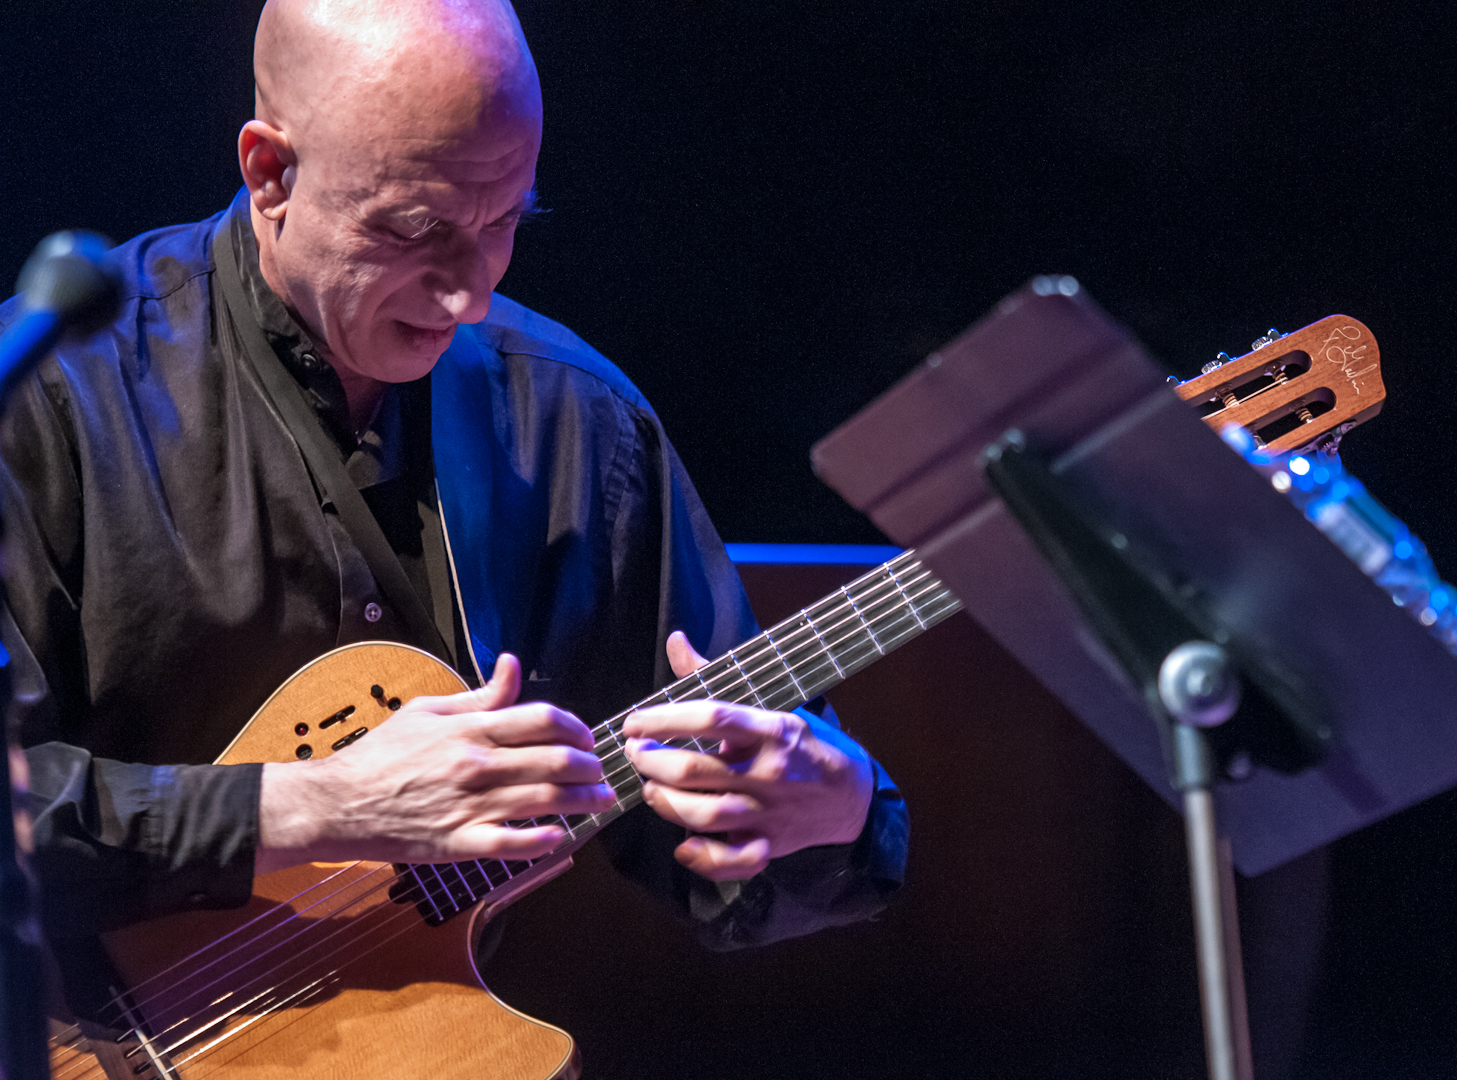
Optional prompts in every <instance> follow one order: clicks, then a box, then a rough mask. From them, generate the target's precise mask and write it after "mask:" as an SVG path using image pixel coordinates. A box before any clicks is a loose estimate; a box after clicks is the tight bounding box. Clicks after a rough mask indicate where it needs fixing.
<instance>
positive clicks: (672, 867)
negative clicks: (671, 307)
mask: <svg viewBox="0 0 1457 1080" xmlns="http://www.w3.org/2000/svg"><path fill="white" fill-rule="evenodd" d="M638 429H639V445H638V452H637V454H636V455H635V457H634V459H633V464H632V475H631V476H630V477H629V479H628V482H627V484H626V485H625V489H624V491H625V493H624V496H623V503H622V505H621V507H620V509H619V511H618V521H617V527H616V529H615V530H614V533H615V538H614V551H613V563H614V566H617V567H619V568H622V573H621V575H620V576H621V579H622V580H620V581H619V587H621V586H622V585H623V583H624V582H626V583H627V585H628V587H629V588H630V589H632V591H633V594H634V596H635V597H637V598H640V597H641V596H642V595H644V593H646V594H647V595H656V596H657V598H658V603H657V607H656V612H655V613H654V614H655V617H656V625H655V626H654V627H653V628H652V633H651V637H652V648H653V649H654V653H653V655H654V657H655V672H654V677H655V686H659V687H660V686H663V685H666V684H667V683H668V682H669V681H671V680H672V679H673V675H672V671H671V669H670V668H669V667H668V662H667V653H666V648H667V638H668V635H669V634H670V633H672V632H673V631H674V630H682V631H684V633H686V634H687V636H688V639H689V640H690V641H691V642H692V643H693V645H694V647H695V648H697V649H698V651H699V652H700V653H702V654H703V655H705V656H710V657H712V656H718V655H720V654H722V653H724V652H726V651H727V650H728V649H730V648H732V647H733V646H735V645H737V644H739V643H740V642H742V641H744V640H745V639H747V638H750V637H753V636H754V635H755V634H757V633H758V626H757V624H756V623H755V620H754V617H753V613H752V611H751V610H750V608H749V603H748V599H747V597H746V596H745V594H744V590H743V585H742V583H741V582H740V581H739V577H738V572H737V571H736V570H735V569H734V567H733V564H732V562H731V561H730V560H729V558H728V555H727V553H726V552H725V551H724V548H723V544H722V542H721V541H720V540H719V537H718V534H717V532H716V531H715V529H714V527H713V525H712V523H711V522H710V521H709V518H708V514H707V511H706V510H705V509H704V508H703V505H702V503H701V501H700V500H699V498H698V495H697V493H696V492H695V491H694V489H693V485H692V483H691V482H690V481H689V479H688V476H687V473H686V472H685V471H684V469H683V466H682V464H681V462H680V461H679V460H678V457H677V454H676V453H675V452H674V450H673V448H672V446H671V445H670V444H669V442H668V439H667V436H666V435H664V434H663V432H662V429H661V427H660V426H659V425H658V423H657V420H656V417H653V416H651V414H646V415H644V416H642V417H640V418H639V422H638ZM651 586H656V588H652V587H651ZM639 602H640V600H639ZM644 614H646V613H644ZM646 637H648V634H647V633H646V632H639V633H636V634H632V633H624V634H622V635H621V636H620V640H627V639H631V638H636V639H638V640H639V641H641V640H642V639H643V638H646ZM644 644H645V642H644ZM797 711H798V712H800V714H801V715H802V716H804V717H805V719H806V720H808V721H809V723H810V725H811V727H812V728H813V729H814V731H815V734H816V735H817V736H818V737H819V738H822V739H824V740H826V741H828V742H833V743H835V744H837V745H840V746H842V747H843V748H845V749H847V750H849V751H851V752H852V753H856V754H863V753H864V751H863V750H862V749H860V748H859V746H858V745H856V744H855V743H854V742H853V740H851V739H850V737H849V736H848V735H846V734H845V733H844V732H843V731H842V730H841V729H840V726H839V721H838V720H837V719H836V717H835V714H834V710H833V709H831V708H830V707H829V705H828V704H827V703H826V702H825V701H824V700H823V699H822V698H819V699H816V700H815V701H814V702H811V703H809V705H808V706H806V707H803V708H801V709H799V710H797ZM871 765H872V769H873V771H874V775H875V788H874V794H873V796H872V798H871V804H870V810H869V813H868V814H867V816H866V821H865V826H864V828H863V829H862V830H861V833H860V836H859V837H858V838H857V839H856V840H855V841H854V842H853V843H849V844H837V845H826V846H823V847H813V848H805V849H803V850H801V851H797V852H794V853H792V854H790V855H786V856H783V857H781V858H777V859H773V860H771V861H770V863H769V866H768V867H767V868H766V869H765V870H764V871H763V872H762V873H760V874H758V875H756V876H755V877H754V878H752V879H750V880H748V881H745V882H735V883H727V884H725V883H715V882H712V881H709V880H707V879H706V878H702V877H700V876H698V875H697V874H694V873H692V872H691V871H690V870H688V869H687V868H685V867H684V866H682V864H680V863H679V862H678V861H677V860H676V859H675V858H674V857H673V849H674V848H675V847H677V845H678V844H680V843H682V841H683V839H684V838H685V836H686V835H687V834H686V831H685V830H684V829H682V828H681V827H679V826H677V825H674V824H672V823H671V822H668V821H665V820H664V819H663V818H660V817H659V816H658V815H656V814H655V813H653V812H652V810H651V809H650V808H649V807H647V806H639V807H636V808H634V809H633V810H632V811H630V812H629V813H628V814H626V815H624V816H623V818H622V819H620V820H619V821H618V822H616V823H614V824H613V825H612V826H611V827H610V828H608V829H606V830H604V832H603V835H602V842H603V844H604V846H605V847H606V849H607V853H608V856H609V858H610V859H611V860H612V862H613V864H614V865H615V866H616V867H617V869H618V870H619V871H621V872H622V873H624V874H626V875H627V876H628V877H630V878H632V879H634V880H636V881H637V882H639V883H640V884H641V885H643V886H644V887H646V888H647V889H648V890H649V891H650V892H652V893H653V894H655V895H657V896H658V897H659V898H660V899H662V900H664V901H666V902H667V903H668V904H669V905H670V906H671V907H672V908H673V909H674V910H675V911H676V912H677V913H678V915H679V916H680V917H681V918H683V919H685V920H686V921H687V922H688V923H689V924H690V925H691V926H692V928H693V929H694V931H695V933H696V935H697V936H698V938H699V939H700V940H701V941H702V942H703V943H704V944H705V945H706V946H707V947H709V948H712V949H719V950H725V949H734V948H742V947H746V946H753V945H764V944H768V943H769V942H773V941H778V940H780V939H783V938H788V937H795V936H798V935H802V934H807V933H811V932H813V931H815V930H818V929H821V928H823V927H827V926H838V925H842V924H845V923H851V922H856V921H859V920H862V919H867V918H869V917H871V916H872V915H874V914H876V913H877V912H878V911H880V910H881V909H882V908H884V906H885V904H886V902H887V901H888V899H889V897H890V896H891V894H892V893H894V892H895V891H896V889H898V888H899V887H900V885H901V883H902V881H903V880H904V877H905V864H906V855H907V850H908V848H907V844H908V837H909V819H908V816H907V812H906V805H905V801H904V800H903V799H902V798H901V796H900V793H899V792H898V791H897V790H896V787H895V785H894V783H893V782H892V781H891V779H890V777H889V776H887V775H886V772H885V770H884V769H883V768H881V766H880V765H879V764H878V763H876V762H874V761H873V760H872V762H871Z"/></svg>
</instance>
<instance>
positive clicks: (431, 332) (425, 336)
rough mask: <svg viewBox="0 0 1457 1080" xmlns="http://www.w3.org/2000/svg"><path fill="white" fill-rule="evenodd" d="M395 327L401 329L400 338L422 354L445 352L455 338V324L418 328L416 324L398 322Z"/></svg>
mask: <svg viewBox="0 0 1457 1080" xmlns="http://www.w3.org/2000/svg"><path fill="white" fill-rule="evenodd" d="M395 325H396V326H398V327H399V328H400V336H401V337H403V338H404V339H405V341H406V342H408V343H409V345H410V347H411V348H415V349H419V350H421V351H422V352H423V351H425V350H427V349H429V350H433V351H434V352H435V353H436V354H437V355H439V354H440V353H442V352H444V351H445V348H446V346H448V345H449V344H450V339H451V338H453V337H454V336H455V324H454V323H451V324H450V325H449V326H441V327H435V326H416V325H415V324H414V323H407V322H401V321H399V320H396V322H395Z"/></svg>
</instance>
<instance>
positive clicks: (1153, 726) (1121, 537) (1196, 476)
mask: <svg viewBox="0 0 1457 1080" xmlns="http://www.w3.org/2000/svg"><path fill="white" fill-rule="evenodd" d="M813 459H814V464H815V468H816V470H817V471H818V472H819V474H820V476H821V477H822V478H824V479H825V480H826V482H828V483H829V484H830V486H832V487H834V488H835V489H836V490H837V491H839V492H840V494H841V495H843V496H844V497H845V498H846V499H847V500H848V501H849V502H850V503H851V504H852V505H854V506H855V507H856V508H858V509H860V510H863V511H865V512H866V513H868V514H869V515H870V517H871V518H872V520H874V521H875V523H876V524H877V525H878V526H879V527H880V528H881V529H882V530H883V531H885V532H886V533H887V535H889V536H890V537H891V538H893V539H894V540H896V541H897V542H898V543H901V544H904V545H906V546H914V547H916V548H917V549H918V551H919V554H920V556H921V558H922V559H923V560H924V561H925V562H926V563H927V564H928V565H929V566H930V567H931V568H932V569H933V570H934V571H935V572H936V573H937V574H939V575H940V576H941V577H942V579H943V580H944V581H945V582H946V583H947V585H948V586H950V587H951V589H952V590H953V592H955V594H956V595H957V596H958V597H959V598H960V599H961V600H962V602H963V603H964V604H965V606H966V609H967V611H968V612H969V613H970V614H971V615H972V616H973V617H974V618H976V619H977V620H978V621H979V622H981V623H982V624H983V625H984V626H985V627H986V628H987V629H988V630H989V631H990V632H991V633H992V634H993V635H994V636H995V637H996V638H997V639H998V640H999V641H1001V643H1002V644H1003V645H1004V646H1006V647H1007V649H1008V650H1009V651H1010V652H1012V653H1013V655H1015V656H1016V657H1017V658H1018V659H1019V660H1020V661H1021V662H1022V663H1023V664H1024V665H1025V666H1026V667H1027V668H1028V669H1029V670H1030V671H1032V672H1033V674H1035V675H1036V676H1037V677H1038V678H1039V679H1041V680H1042V682H1043V683H1044V684H1046V685H1047V686H1048V688H1049V689H1051V690H1052V691H1053V692H1054V693H1056V694H1057V695H1058V696H1059V697H1060V698H1061V699H1062V700H1063V702H1064V703H1065V704H1066V705H1067V706H1068V707H1069V708H1070V709H1071V710H1072V711H1073V712H1074V713H1075V714H1076V715H1077V716H1079V717H1080V718H1081V719H1082V720H1083V721H1084V722H1085V723H1086V724H1088V726H1089V727H1091V728H1092V729H1093V731H1094V732H1095V733H1096V734H1097V735H1098V736H1099V737H1100V738H1101V739H1102V740H1103V741H1104V742H1105V743H1107V744H1108V745H1109V746H1110V747H1111V748H1112V749H1113V750H1114V752H1116V753H1117V754H1118V755H1119V756H1120V757H1121V758H1122V759H1123V760H1124V761H1125V762H1127V763H1128V764H1129V765H1130V766H1131V767H1132V768H1133V769H1134V770H1135V771H1136V772H1137V773H1138V774H1139V775H1140V776H1141V777H1142V778H1143V779H1144V780H1145V781H1146V782H1147V783H1148V784H1149V785H1150V786H1151V787H1153V788H1154V790H1155V791H1157V792H1158V793H1159V794H1160V795H1162V796H1163V797H1164V798H1165V799H1166V800H1168V801H1169V802H1170V803H1174V804H1175V805H1178V802H1179V801H1180V799H1181V798H1182V801H1183V802H1184V804H1185V809H1186V825H1187V827H1188V830H1189V839H1190V860H1191V884H1192V886H1193V891H1194V902H1195V916H1196V928H1197V930H1198V933H1197V944H1198V946H1199V958H1200V983H1201V997H1202V999H1203V1002H1204V1017H1205V1032H1206V1048H1207V1050H1208V1056H1209V1063H1210V1072H1211V1075H1212V1076H1215V1077H1218V1078H1219V1080H1224V1078H1226V1077H1230V1078H1232V1077H1234V1076H1235V1075H1236V1062H1235V1056H1234V1046H1233V1043H1234V1040H1233V1038H1232V1033H1231V1029H1232V1026H1233V1025H1236V1024H1238V1023H1239V1021H1240V1020H1242V1018H1243V1017H1242V1002H1241V1001H1239V1000H1236V1001H1235V1002H1234V1006H1233V1008H1232V1007H1231V1001H1230V979H1231V978H1232V977H1237V974H1238V964H1237V960H1238V952H1237V948H1238V943H1237V942H1234V943H1233V946H1234V948H1233V950H1232V955H1233V959H1234V961H1235V963H1234V964H1233V965H1232V966H1231V967H1230V968H1229V969H1226V968H1225V967H1224V959H1225V955H1226V954H1225V950H1224V948H1221V943H1222V942H1223V944H1224V945H1225V946H1226V947H1227V946H1228V944H1229V942H1228V939H1227V938H1225V937H1224V931H1223V929H1222V927H1221V925H1220V919H1221V907H1220V897H1219V880H1218V875H1217V872H1216V869H1215V863H1214V858H1215V856H1214V850H1213V846H1212V841H1213V825H1214V815H1215V814H1216V813H1217V817H1218V822H1219V826H1220V831H1221V833H1222V834H1223V835H1224V836H1225V837H1227V838H1228V841H1229V844H1230V845H1231V850H1232V855H1233V861H1234V864H1235V865H1236V866H1237V867H1238V868H1239V869H1240V870H1241V871H1242V872H1243V873H1245V874H1258V873H1260V872H1262V871H1265V870H1269V869H1271V868H1273V867H1275V866H1279V865H1280V864H1282V863H1284V862H1286V861H1288V860H1290V859H1293V858H1295V857H1296V856H1298V855H1301V854H1304V853H1305V852H1307V851H1310V850H1312V849H1313V848H1316V847H1318V846H1320V845H1322V844H1325V843H1327V842H1329V841H1331V840H1333V839H1335V838H1337V837H1339V836H1342V835H1344V834H1346V833H1349V832H1352V831H1354V830H1355V829H1358V828H1361V827H1362V826H1364V825H1367V824H1369V823H1371V822H1373V821H1376V820H1378V819H1380V818H1382V817H1385V816H1387V815H1389V814H1392V813H1394V812H1396V811H1397V810H1400V809H1402V808H1404V807H1406V806H1409V805H1411V804H1413V803H1415V802H1418V801H1419V800H1421V799H1424V798H1427V797H1428V796H1431V795H1434V794H1436V793H1438V792H1440V791H1443V790H1445V789H1447V788H1449V787H1452V786H1453V785H1454V784H1457V725H1453V724H1451V722H1450V712H1451V704H1450V703H1451V702H1452V701H1453V700H1454V694H1457V661H1454V658H1453V657H1451V656H1450V655H1448V653H1447V652H1446V651H1445V650H1444V649H1443V648H1442V647H1441V646H1440V645H1439V644H1438V643H1437V642H1436V641H1435V640H1434V639H1433V638H1432V637H1431V636H1430V635H1429V634H1428V633H1427V632H1426V631H1425V630H1424V629H1423V628H1422V627H1421V626H1419V625H1418V624H1417V623H1416V622H1415V621H1414V620H1413V619H1412V618H1411V617H1410V616H1409V615H1408V614H1407V613H1405V612H1403V611H1401V610H1400V609H1398V608H1396V607H1395V606H1394V605H1393V604H1392V602H1391V600H1390V599H1389V598H1388V597H1387V596H1386V594H1385V593H1384V592H1383V591H1382V590H1381V589H1380V588H1378V587H1377V586H1376V585H1375V584H1374V583H1372V582H1371V581H1370V580H1369V579H1368V578H1367V577H1366V576H1365V574H1363V573H1362V572H1361V570H1360V569H1359V568H1357V567H1356V566H1355V565H1354V564H1352V563H1351V562H1350V560H1349V559H1347V558H1346V556H1345V555H1344V554H1343V553H1342V552H1341V551H1340V550H1339V549H1338V548H1336V546H1335V545H1334V544H1332V543H1331V542H1330V541H1329V540H1327V539H1326V538H1325V537H1324V536H1322V535H1321V534H1320V532H1319V531H1318V530H1317V529H1315V527H1314V526H1313V525H1311V524H1310V523H1309V522H1307V521H1306V520H1305V518H1304V517H1303V515H1302V514H1301V513H1300V512H1299V511H1298V510H1297V509H1296V508H1295V507H1293V506H1292V505H1291V504H1290V503H1289V502H1288V501H1287V500H1286V499H1285V498H1284V497H1283V496H1281V495H1280V494H1278V493H1277V492H1275V491H1274V490H1272V488H1271V487H1270V484H1269V482H1268V481H1267V480H1266V479H1265V478H1264V477H1263V476H1262V475H1260V474H1259V473H1258V472H1257V471H1256V470H1254V469H1252V468H1250V467H1249V465H1248V464H1246V463H1245V462H1244V461H1243V460H1242V459H1241V458H1240V457H1239V455H1238V454H1236V453H1235V452H1233V451H1232V450H1230V449H1229V448H1228V447H1226V446H1225V445H1224V444H1223V443H1222V442H1221V441H1220V439H1219V437H1218V436H1217V435H1215V434H1214V433H1213V432H1212V431H1210V430H1209V429H1208V427H1206V425H1205V424H1204V423H1202V422H1201V421H1200V420H1199V419H1198V418H1197V417H1196V416H1195V415H1194V414H1193V412H1192V411H1191V410H1190V408H1189V406H1188V405H1186V404H1185V403H1183V402H1181V401H1180V400H1179V399H1178V398H1177V397H1176V396H1175V395H1174V393H1173V392H1172V390H1171V389H1170V388H1169V387H1168V386H1167V384H1166V382H1165V378H1164V376H1163V374H1162V373H1161V372H1159V371H1158V370H1157V369H1156V368H1155V366H1154V365H1153V364H1152V363H1151V362H1150V361H1149V359H1148V357H1147V356H1146V355H1145V354H1144V353H1143V351H1142V349H1141V348H1140V347H1139V346H1138V344H1137V343H1136V342H1134V341H1133V340H1132V338H1131V337H1129V336H1128V334H1127V333H1125V332H1124V331H1123V330H1122V329H1121V328H1120V327H1118V326H1117V325H1116V324H1115V323H1113V322H1112V320H1110V319H1109V318H1108V317H1107V316H1106V315H1105V314H1104V313H1103V312H1102V311H1101V310H1100V309H1099V308H1098V307H1097V305H1096V304H1094V303H1093V301H1092V300H1091V299H1090V298H1088V297H1087V295H1086V294H1085V293H1084V292H1083V291H1082V290H1081V289H1080V288H1079V287H1078V284H1077V282H1075V281H1074V280H1073V279H1071V278H1065V277H1064V278H1038V279H1036V280H1034V281H1033V282H1032V283H1031V284H1030V285H1029V286H1028V287H1027V288H1025V289H1023V290H1021V291H1020V292H1018V293H1015V294H1013V295H1012V296H1010V297H1008V298H1007V299H1006V300H1004V301H1003V302H1002V303H1001V304H1000V305H999V306H998V307H997V309H996V310H995V311H994V312H993V313H992V314H990V315H989V316H987V317H986V318H985V319H984V320H982V321H981V322H980V323H978V324H977V325H975V326H974V327H972V328H971V329H970V330H968V331H967V332H966V333H965V334H963V335H962V336H961V337H959V338H957V339H956V340H955V341H953V342H951V343H950V344H948V345H947V346H945V347H944V348H943V349H941V350H940V351H938V352H937V353H934V354H933V355H932V356H930V357H929V358H928V359H927V360H926V362H925V363H924V364H922V365H921V366H920V367H919V368H917V369H916V370H915V371H914V372H912V373H911V374H910V375H909V376H907V377H906V378H905V379H904V380H903V381H902V382H901V383H900V384H898V385H897V386H896V387H894V388H893V389H891V390H890V391H889V392H887V393H886V394H885V395H884V396H882V397H881V398H880V399H878V400H877V401H875V402H873V403H872V404H871V405H870V406H868V407H867V408H866V409H865V410H864V411H862V412H861V413H860V414H858V415H857V416H855V417H854V418H852V419H851V420H850V421H848V422H847V423H845V424H844V425H843V426H841V427H840V428H839V429H837V430H836V431H835V432H833V433H832V434H831V435H829V436H828V437H827V438H826V439H824V440H823V441H822V442H820V443H819V444H818V445H817V446H816V447H815V449H814V452H813ZM1186 632H1187V633H1189V635H1190V637H1191V638H1192V639H1196V640H1201V639H1202V640H1205V641H1210V642H1213V643H1215V644H1217V645H1219V646H1221V647H1222V649H1223V653H1224V657H1225V659H1226V661H1228V663H1229V665H1230V666H1231V667H1232V668H1233V669H1234V671H1235V672H1237V674H1238V677H1239V680H1240V682H1241V683H1242V684H1243V687H1244V695H1243V704H1241V705H1240V708H1239V711H1238V712H1236V713H1234V716H1233V719H1232V720H1230V722H1229V723H1227V724H1223V725H1219V726H1215V727H1208V728H1206V727H1203V726H1201V723H1207V722H1209V721H1217V720H1218V719H1219V716H1218V715H1204V716H1202V717H1201V716H1199V715H1196V714H1197V713H1198V711H1199V706H1200V704H1201V703H1200V702H1197V701H1196V702H1192V705H1193V708H1192V709H1186V710H1185V715H1184V716H1183V717H1182V720H1183V721H1184V722H1178V721H1180V720H1181V717H1180V716H1178V715H1176V714H1177V713H1178V712H1179V711H1180V710H1179V709H1178V708H1173V709H1171V708H1170V704H1171V702H1170V700H1169V699H1168V698H1167V697H1166V696H1161V694H1160V689H1159V685H1158V682H1159V675H1160V674H1161V673H1162V668H1163V666H1164V665H1163V664H1161V662H1160V661H1159V658H1158V657H1157V656H1154V655H1153V653H1155V652H1156V651H1157V649H1159V648H1164V647H1169V646H1171V643H1176V641H1175V639H1176V638H1178V637H1179V636H1180V635H1181V634H1183V633H1186ZM1216 669H1217V665H1216V668H1207V669H1205V670H1204V671H1203V672H1202V673H1199V678H1196V679H1195V683H1199V682H1200V681H1201V680H1202V682H1203V684H1204V687H1203V688H1204V689H1207V690H1210V691H1211V693H1210V695H1209V696H1208V699H1207V700H1205V701H1204V702H1203V704H1204V705H1209V704H1210V703H1211V702H1213V703H1214V704H1218V702H1217V701H1215V700H1214V699H1217V698H1219V696H1220V695H1219V694H1218V693H1214V692H1213V691H1214V690H1217V683H1218V677H1219V674H1220V672H1219V671H1218V670H1216ZM1185 670H1186V673H1187V670H1188V669H1187V668H1186V669H1185ZM1227 670H1228V668H1226V671H1227ZM1172 704H1173V705H1176V706H1177V705H1179V704H1180V702H1178V701H1175V702H1172ZM1183 704H1184V705H1189V704H1191V703H1190V702H1189V701H1188V700H1187V695H1186V699H1185V700H1184V702H1183ZM1225 704H1226V705H1230V704H1231V703H1230V702H1225ZM1213 711H1214V712H1215V713H1218V711H1219V710H1218V709H1215V710H1213ZM1225 714H1226V715H1227V714H1228V709H1227V708H1226V710H1225ZM1151 716H1152V717H1153V720H1152V721H1151V719H1150V717H1151ZM1251 763H1253V767H1251ZM1231 774H1235V775H1239V776H1241V777H1242V779H1240V780H1239V781H1238V782H1234V781H1232V780H1230V775H1231ZM1239 1071H1241V1072H1243V1071H1246V1070H1245V1069H1241V1070H1239Z"/></svg>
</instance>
